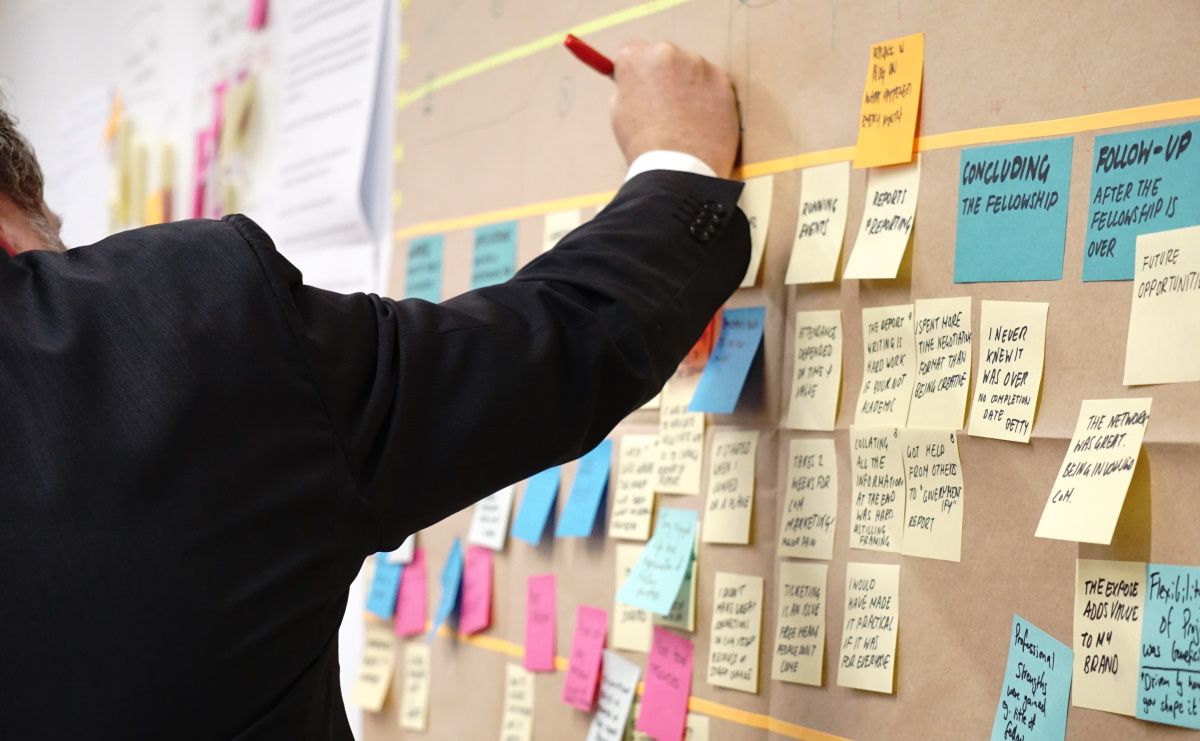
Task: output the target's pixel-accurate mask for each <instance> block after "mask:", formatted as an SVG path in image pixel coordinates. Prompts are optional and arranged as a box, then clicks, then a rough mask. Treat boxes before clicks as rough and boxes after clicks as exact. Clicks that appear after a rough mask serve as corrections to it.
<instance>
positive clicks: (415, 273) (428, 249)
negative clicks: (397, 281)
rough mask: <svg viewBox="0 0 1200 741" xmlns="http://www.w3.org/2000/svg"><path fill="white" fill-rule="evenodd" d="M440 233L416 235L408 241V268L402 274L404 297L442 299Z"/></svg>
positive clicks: (430, 300)
mask: <svg viewBox="0 0 1200 741" xmlns="http://www.w3.org/2000/svg"><path fill="white" fill-rule="evenodd" d="M443 243H444V240H443V238H442V235H441V234H430V235H429V236H427V237H418V238H417V239H414V240H412V241H411V242H409V243H408V270H407V273H406V275H405V276H404V297H405V298H419V299H424V300H426V301H429V302H431V303H435V304H436V303H438V302H439V301H441V300H442V245H443Z"/></svg>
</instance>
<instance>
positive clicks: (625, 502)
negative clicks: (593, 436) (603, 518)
mask: <svg viewBox="0 0 1200 741" xmlns="http://www.w3.org/2000/svg"><path fill="white" fill-rule="evenodd" d="M657 463H658V436H657V435H625V436H623V437H622V438H621V452H620V454H619V456H618V458H617V486H616V493H615V494H614V495H613V506H612V516H611V517H610V518H609V521H608V534H609V535H611V536H612V537H614V538H621V539H624V540H645V539H646V538H648V537H650V521H651V518H652V516H653V514H654V483H655V478H654V474H655V470H656V467H657Z"/></svg>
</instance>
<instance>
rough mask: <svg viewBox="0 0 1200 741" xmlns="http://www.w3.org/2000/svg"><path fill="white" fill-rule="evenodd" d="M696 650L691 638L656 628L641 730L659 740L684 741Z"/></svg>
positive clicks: (648, 666)
mask: <svg viewBox="0 0 1200 741" xmlns="http://www.w3.org/2000/svg"><path fill="white" fill-rule="evenodd" d="M694 651H695V647H694V646H693V645H692V642H691V641H690V640H688V639H687V638H684V637H683V636H681V635H678V634H676V633H673V632H671V631H670V630H667V629H666V628H660V627H659V626H657V625H656V626H654V639H653V642H652V643H651V645H650V660H649V663H648V665H647V667H646V690H645V692H644V693H643V694H642V702H641V707H640V708H639V709H638V716H637V724H636V728H637V730H639V731H641V732H642V733H648V734H650V735H651V736H653V737H654V738H656V739H666V738H672V739H674V738H679V739H681V738H683V731H684V723H685V718H686V716H687V705H688V696H689V695H691V694H692V654H693V653H694Z"/></svg>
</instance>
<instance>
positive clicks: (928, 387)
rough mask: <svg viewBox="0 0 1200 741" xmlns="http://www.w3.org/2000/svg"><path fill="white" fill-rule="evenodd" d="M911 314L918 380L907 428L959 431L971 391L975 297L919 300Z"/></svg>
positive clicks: (910, 406) (914, 388) (909, 409)
mask: <svg viewBox="0 0 1200 741" xmlns="http://www.w3.org/2000/svg"><path fill="white" fill-rule="evenodd" d="M913 314H914V321H913V339H914V340H915V344H916V348H917V362H916V365H917V380H916V383H915V384H913V398H912V403H911V404H910V405H909V407H908V426H909V427H925V428H932V429H938V430H957V429H960V428H961V427H962V425H963V416H964V415H965V414H966V411H967V390H968V387H969V386H970V385H971V339H972V334H971V297H970V296H963V297H962V298H933V299H918V300H917V301H916V303H915V304H914V308H913Z"/></svg>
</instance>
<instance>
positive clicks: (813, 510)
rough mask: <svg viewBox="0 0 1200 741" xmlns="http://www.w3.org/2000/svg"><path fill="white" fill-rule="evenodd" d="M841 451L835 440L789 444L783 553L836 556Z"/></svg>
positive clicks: (781, 530) (781, 541)
mask: <svg viewBox="0 0 1200 741" xmlns="http://www.w3.org/2000/svg"><path fill="white" fill-rule="evenodd" d="M837 486H838V484H837V451H836V449H835V448H834V446H833V440H809V439H797V440H792V441H791V442H789V443H788V474H787V491H785V492H784V497H783V518H782V520H781V521H780V523H779V555H780V556H791V557H793V558H825V559H829V558H833V535H834V526H835V525H836V524H837Z"/></svg>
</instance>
